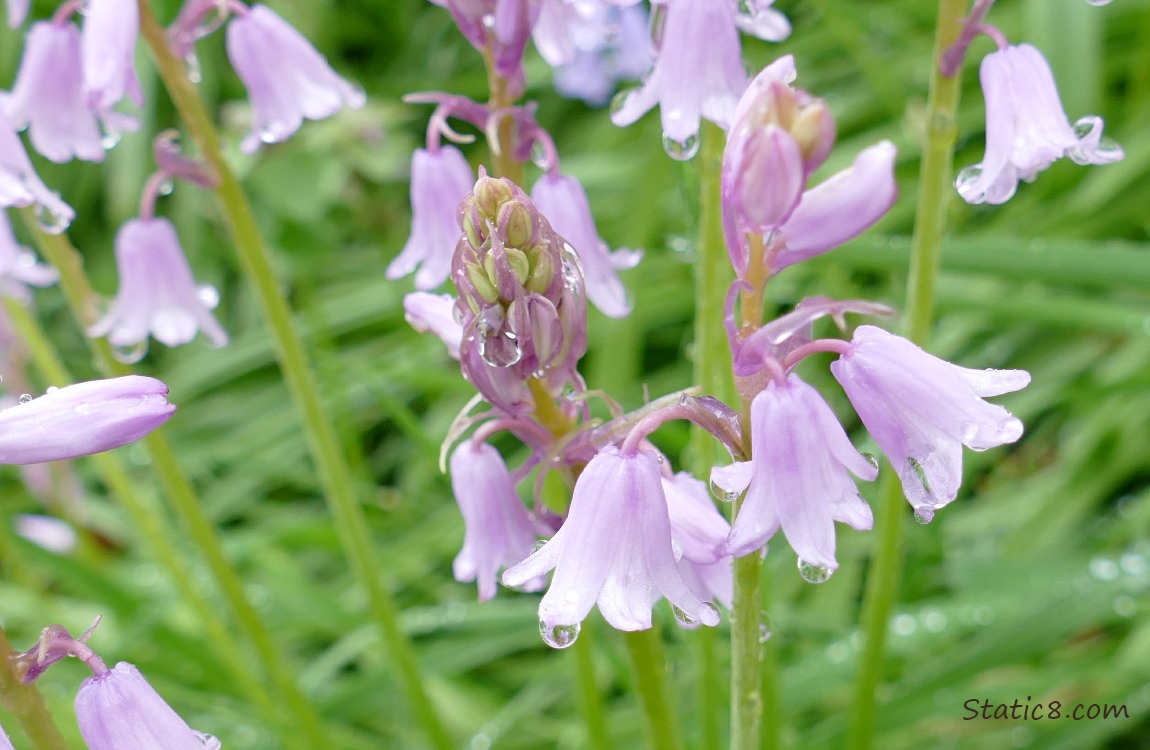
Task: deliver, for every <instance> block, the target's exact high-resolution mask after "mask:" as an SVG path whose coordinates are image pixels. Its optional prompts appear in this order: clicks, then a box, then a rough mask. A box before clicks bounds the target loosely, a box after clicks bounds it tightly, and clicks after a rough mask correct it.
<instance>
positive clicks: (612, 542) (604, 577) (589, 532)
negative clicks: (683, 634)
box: [503, 447, 719, 646]
mask: <svg viewBox="0 0 1150 750" xmlns="http://www.w3.org/2000/svg"><path fill="white" fill-rule="evenodd" d="M551 569H554V570H555V575H554V577H553V578H552V579H551V586H550V587H549V588H548V589H547V593H546V594H545V595H544V596H543V600H542V601H541V602H540V603H539V621H540V630H541V632H543V634H544V639H545V640H547V641H548V642H549V643H551V645H558V646H565V645H570V642H571V641H573V640H574V634H575V633H577V632H578V627H579V624H580V623H581V622H582V621H583V619H584V618H585V617H586V616H587V613H588V612H590V611H591V608H592V607H593V606H595V605H596V604H598V606H599V612H600V613H602V615H603V617H604V619H606V620H607V622H609V623H610V624H611V625H612V626H613V627H615V628H617V629H619V630H643V629H645V628H649V627H651V607H652V606H654V604H655V602H656V601H658V600H659V599H661V598H663V597H666V598H667V599H668V600H669V601H670V602H671V604H672V605H674V606H675V607H676V608H678V610H679V612H681V613H682V616H683V617H685V618H687V619H689V620H693V621H696V622H701V623H702V624H704V625H716V624H717V623H718V621H719V615H718V612H717V611H716V610H715V609H714V607H713V605H710V604H708V603H706V602H704V601H702V600H700V599H699V597H698V596H697V595H696V594H695V593H693V592H692V591H691V589H690V588H689V587H688V586H687V584H686V583H685V582H684V581H683V577H682V576H681V575H680V573H679V570H678V567H677V566H676V562H675V553H674V549H673V547H672V542H671V521H670V518H669V516H668V511H667V498H666V495H665V493H664V490H663V485H662V481H661V479H660V472H659V464H658V463H657V462H656V460H655V458H654V456H653V455H651V454H650V453H646V452H643V451H638V452H635V453H633V454H627V453H624V452H622V451H620V450H619V449H617V448H614V447H608V448H605V449H604V450H602V451H601V452H600V453H598V454H597V455H596V456H595V457H594V458H593V459H591V461H590V462H589V463H588V464H587V466H586V468H584V470H583V473H582V474H581V475H580V477H579V480H578V482H576V484H575V491H574V494H573V496H572V498H571V507H570V510H569V512H568V515H567V520H566V521H564V523H563V526H562V527H561V528H560V529H559V531H558V532H556V534H555V536H554V537H552V538H551V540H550V541H548V542H547V543H546V544H544V545H543V546H542V547H541V548H540V549H539V550H538V551H536V552H535V553H534V554H533V555H531V556H530V557H528V558H527V559H526V560H524V561H523V562H521V563H520V564H518V565H516V566H515V567H513V568H509V569H508V570H507V571H506V572H505V573H504V574H503V582H504V584H506V585H509V586H514V585H518V584H522V583H525V582H526V581H529V580H531V579H533V578H535V577H537V576H540V575H543V574H545V573H546V572H547V571H549V570H551Z"/></svg>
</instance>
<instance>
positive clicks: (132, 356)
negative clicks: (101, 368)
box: [112, 339, 148, 365]
mask: <svg viewBox="0 0 1150 750" xmlns="http://www.w3.org/2000/svg"><path fill="white" fill-rule="evenodd" d="M147 353H148V340H147V339H144V340H143V341H141V342H139V343H137V344H128V345H126V346H116V345H115V344H113V345H112V356H113V357H115V358H116V361H117V362H123V363H124V364H126V365H131V364H135V363H136V362H139V361H140V360H141V359H143V358H144V355H145V354H147Z"/></svg>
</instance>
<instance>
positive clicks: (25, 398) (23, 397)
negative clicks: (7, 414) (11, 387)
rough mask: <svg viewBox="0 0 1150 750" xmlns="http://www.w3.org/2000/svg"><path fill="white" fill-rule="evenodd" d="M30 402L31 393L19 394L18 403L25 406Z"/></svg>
mask: <svg viewBox="0 0 1150 750" xmlns="http://www.w3.org/2000/svg"><path fill="white" fill-rule="evenodd" d="M31 401H32V394H31V393H21V394H20V403H22V404H27V403H30V402H31Z"/></svg>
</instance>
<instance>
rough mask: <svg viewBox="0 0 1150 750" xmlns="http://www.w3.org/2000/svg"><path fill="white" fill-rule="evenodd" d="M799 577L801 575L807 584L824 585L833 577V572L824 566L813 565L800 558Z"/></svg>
mask: <svg viewBox="0 0 1150 750" xmlns="http://www.w3.org/2000/svg"><path fill="white" fill-rule="evenodd" d="M799 575H801V576H802V577H803V580H805V581H806V582H807V583H823V582H824V581H826V580H827V579H828V578H830V577H831V571H830V569H829V568H825V567H823V566H822V565H812V564H811V563H809V562H807V561H806V560H803V559H802V558H800V559H799Z"/></svg>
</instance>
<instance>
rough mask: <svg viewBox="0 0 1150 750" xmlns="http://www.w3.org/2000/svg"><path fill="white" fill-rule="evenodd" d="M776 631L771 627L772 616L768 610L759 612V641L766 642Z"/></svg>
mask: <svg viewBox="0 0 1150 750" xmlns="http://www.w3.org/2000/svg"><path fill="white" fill-rule="evenodd" d="M774 634H775V631H774V630H773V629H772V628H771V618H770V617H769V616H768V615H767V613H766V612H760V613H759V643H766V642H767V641H769V640H771V636H773V635H774Z"/></svg>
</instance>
